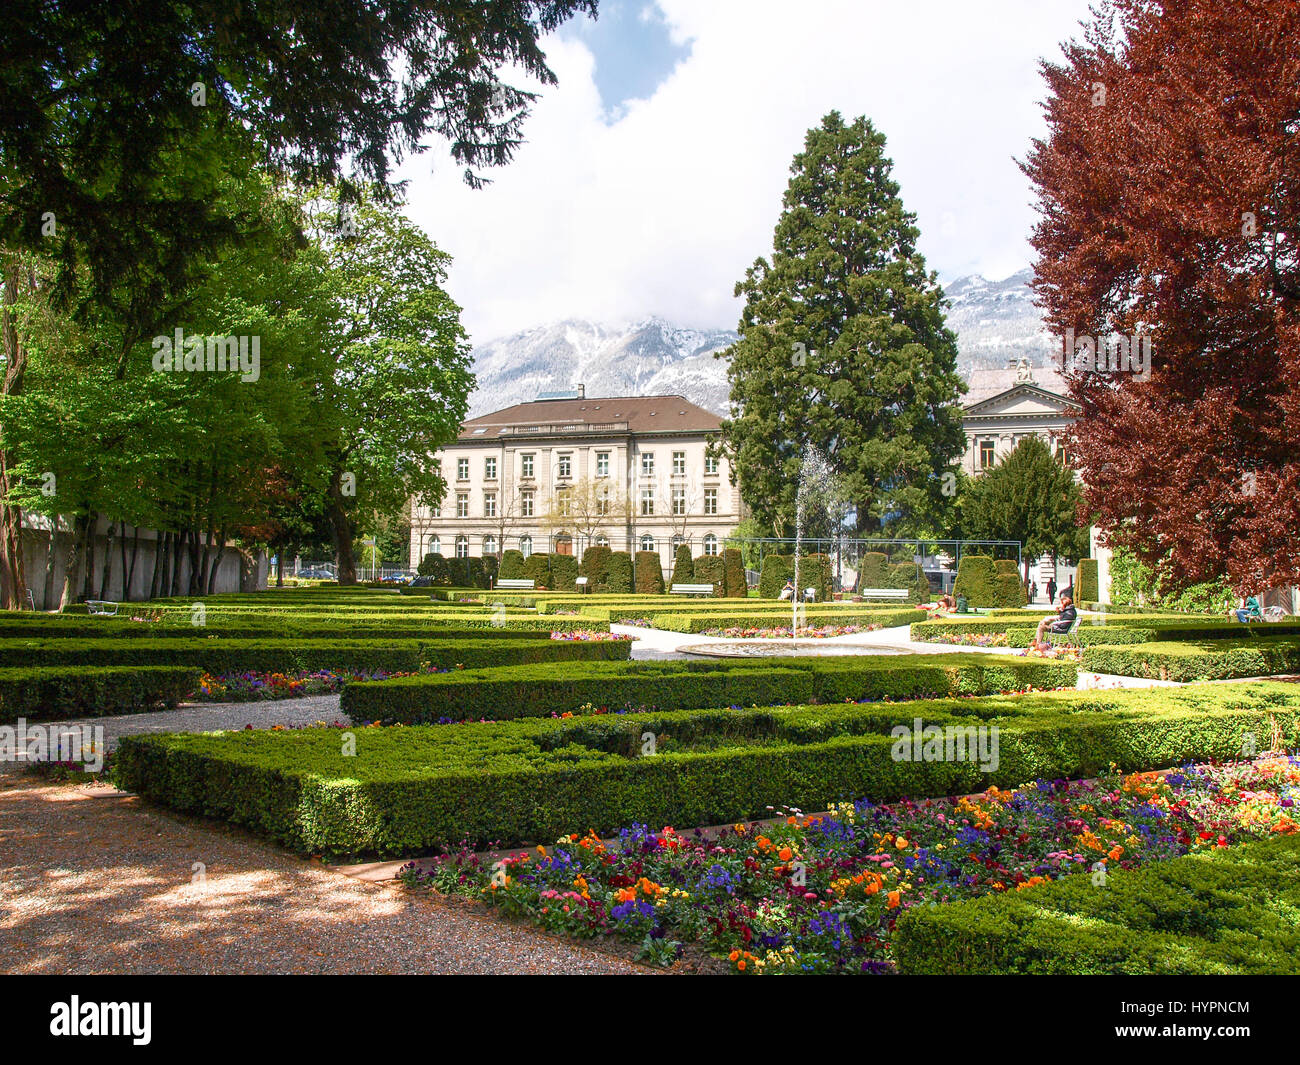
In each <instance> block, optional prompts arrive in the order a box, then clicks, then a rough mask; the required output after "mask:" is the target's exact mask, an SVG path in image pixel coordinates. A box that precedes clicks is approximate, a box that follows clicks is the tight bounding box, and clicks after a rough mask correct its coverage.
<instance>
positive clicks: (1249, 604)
mask: <svg viewBox="0 0 1300 1065" xmlns="http://www.w3.org/2000/svg"><path fill="white" fill-rule="evenodd" d="M1238 602H1239V603H1240V604H1241V605H1240V606H1239V607H1237V609H1236V610H1235V611H1234V613H1235V614H1236V615H1237V620H1238V621H1240V622H1241V623H1242V624H1243V625H1244V624H1246V623H1247V622H1249V621H1261V620H1263V617H1264V611H1263V609H1262V608H1261V607H1260V605H1259V600H1258V599H1257V598H1256V597H1255V596H1253V595H1251V596H1247V597H1246V599H1245V600H1238Z"/></svg>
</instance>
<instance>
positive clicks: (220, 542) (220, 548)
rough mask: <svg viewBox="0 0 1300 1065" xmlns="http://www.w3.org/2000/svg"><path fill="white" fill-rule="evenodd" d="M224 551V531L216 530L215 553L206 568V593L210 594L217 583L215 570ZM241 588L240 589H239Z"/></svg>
mask: <svg viewBox="0 0 1300 1065" xmlns="http://www.w3.org/2000/svg"><path fill="white" fill-rule="evenodd" d="M225 553H226V531H225V530H224V529H219V530H217V553H216V554H215V555H214V556H213V557H212V564H211V566H210V567H209V568H208V592H207V594H208V595H211V594H212V589H213V588H215V587H216V584H217V571H218V570H220V569H221V559H222V557H223V556H224V555H225ZM241 590H242V589H241Z"/></svg>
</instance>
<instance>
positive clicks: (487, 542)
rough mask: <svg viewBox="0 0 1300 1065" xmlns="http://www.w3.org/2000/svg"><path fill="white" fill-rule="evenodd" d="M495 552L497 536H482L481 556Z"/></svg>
mask: <svg viewBox="0 0 1300 1065" xmlns="http://www.w3.org/2000/svg"><path fill="white" fill-rule="evenodd" d="M496 553H497V538H496V537H495V536H485V537H483V557H484V558H486V557H487V556H488V555H495V554H496Z"/></svg>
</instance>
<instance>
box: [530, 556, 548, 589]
mask: <svg viewBox="0 0 1300 1065" xmlns="http://www.w3.org/2000/svg"><path fill="white" fill-rule="evenodd" d="M550 579H551V556H550V555H548V554H547V553H546V552H545V551H539V552H537V553H536V554H532V555H529V556H528V557H527V558H526V559H524V580H530V581H533V583H534V587H537V588H549V587H550V585H549V584H548V583H547V582H548V581H549V580H550Z"/></svg>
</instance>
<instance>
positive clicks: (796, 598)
mask: <svg viewBox="0 0 1300 1065" xmlns="http://www.w3.org/2000/svg"><path fill="white" fill-rule="evenodd" d="M835 489H836V477H835V471H834V470H833V469H831V464H830V463H829V462H828V461H827V460H826V456H825V455H824V454H822V452H821V451H819V450H818V449H817V448H815V447H809V448H808V449H807V450H806V451H805V452H804V456H803V462H802V463H801V464H800V466H799V485H798V487H797V488H796V489H795V503H794V594H793V595H791V596H790V639H791V640H792V641H793V640H795V639H796V636H797V634H798V632H799V614H800V607H801V606H802V604H803V596H804V592H803V586H802V585H801V584H800V583H799V553H800V551H801V550H802V549H803V534H804V531H805V530H806V529H807V526H808V518H809V511H810V510H812V509H813V508H816V509H817V510H818V511H820V513H821V516H822V517H823V519H824V518H825V515H826V513H827V511H829V510H830V509H831V508H832V506H833V503H834V497H835V494H836V491H835Z"/></svg>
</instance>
